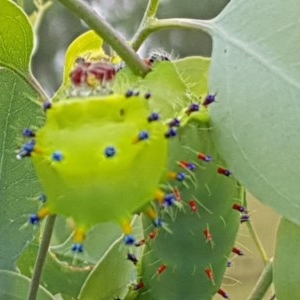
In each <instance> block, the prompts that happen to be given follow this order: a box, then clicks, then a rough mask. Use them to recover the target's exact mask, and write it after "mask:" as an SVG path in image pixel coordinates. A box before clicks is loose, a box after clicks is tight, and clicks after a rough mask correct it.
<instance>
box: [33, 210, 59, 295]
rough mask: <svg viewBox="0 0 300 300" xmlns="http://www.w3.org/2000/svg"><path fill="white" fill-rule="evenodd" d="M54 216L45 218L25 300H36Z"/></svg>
mask: <svg viewBox="0 0 300 300" xmlns="http://www.w3.org/2000/svg"><path fill="white" fill-rule="evenodd" d="M55 218H56V216H55V215H51V216H48V217H47V220H46V224H45V228H44V233H43V237H42V241H41V243H40V247H39V252H38V255H37V258H36V261H35V266H34V270H33V276H32V279H31V284H30V289H29V292H28V295H27V300H36V299H37V293H38V289H39V285H40V280H41V276H42V272H43V268H44V264H45V260H46V256H47V252H48V248H49V244H50V240H51V235H52V232H53V227H54V223H55Z"/></svg>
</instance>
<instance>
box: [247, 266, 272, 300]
mask: <svg viewBox="0 0 300 300" xmlns="http://www.w3.org/2000/svg"><path fill="white" fill-rule="evenodd" d="M272 280H273V262H272V261H269V262H268V263H267V265H266V266H265V268H264V270H263V272H262V273H261V275H260V277H259V279H258V281H257V282H256V285H255V287H254V288H253V290H252V292H251V294H250V295H249V297H248V299H247V300H261V299H263V297H264V295H265V294H266V292H267V290H268V289H269V287H270V285H271V284H272Z"/></svg>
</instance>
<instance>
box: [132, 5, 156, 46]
mask: <svg viewBox="0 0 300 300" xmlns="http://www.w3.org/2000/svg"><path fill="white" fill-rule="evenodd" d="M158 6H159V0H149V2H148V5H147V8H146V10H145V13H144V16H143V19H142V21H141V23H140V26H139V28H138V30H137V31H136V33H135V35H134V37H133V38H132V41H131V42H132V47H133V49H135V48H136V43H137V41H139V40H140V35H141V34H142V33H143V30H144V28H145V27H147V23H148V22H149V20H150V19H151V18H154V17H155V15H156V12H157V9H158ZM135 50H138V48H137V49H135Z"/></svg>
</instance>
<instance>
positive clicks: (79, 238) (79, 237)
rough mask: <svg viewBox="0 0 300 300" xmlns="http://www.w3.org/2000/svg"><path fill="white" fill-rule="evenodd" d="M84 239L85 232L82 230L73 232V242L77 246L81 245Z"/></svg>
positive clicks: (78, 229)
mask: <svg viewBox="0 0 300 300" xmlns="http://www.w3.org/2000/svg"><path fill="white" fill-rule="evenodd" d="M85 237H86V230H85V229H83V228H77V229H75V232H74V242H75V243H77V244H82V243H83V242H84V240H85Z"/></svg>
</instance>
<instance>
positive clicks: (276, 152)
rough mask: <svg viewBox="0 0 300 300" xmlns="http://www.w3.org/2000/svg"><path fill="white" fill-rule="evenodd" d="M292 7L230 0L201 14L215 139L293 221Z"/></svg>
mask: <svg viewBox="0 0 300 300" xmlns="http://www.w3.org/2000/svg"><path fill="white" fill-rule="evenodd" d="M299 11H300V2H299V1H297V0H288V1H284V2H283V1H281V0H265V1H260V0H253V1H241V0H233V1H231V2H230V3H229V4H228V6H227V7H226V8H225V9H224V11H223V12H222V13H221V14H220V15H219V16H218V17H217V18H215V19H213V20H211V21H208V22H205V23H203V21H201V22H202V25H203V24H204V26H206V29H207V31H209V33H210V34H211V35H212V37H213V54H212V66H211V70H210V92H211V93H217V103H214V104H212V105H211V107H212V108H211V116H212V121H213V122H212V126H213V129H214V131H213V132H214V139H215V142H216V145H217V147H218V148H219V150H220V153H221V155H222V157H223V158H224V159H225V160H226V162H227V164H228V166H229V168H230V169H231V171H233V173H234V175H235V177H237V179H238V180H239V181H240V182H241V183H242V184H243V185H244V186H246V187H247V189H249V190H250V192H252V193H253V194H254V195H255V196H256V197H258V198H259V199H261V200H262V201H263V202H264V203H266V204H268V205H270V206H271V207H273V208H274V209H275V210H276V211H278V212H279V213H281V214H282V215H283V216H284V217H286V218H288V219H290V220H292V221H294V222H296V223H298V224H300V198H299V194H300V185H299V169H300V160H298V159H297V158H298V156H299V149H300V132H299V128H300V118H299V115H300V102H299V98H300V64H299V53H300V30H299V14H298V12H299ZM199 24H200V21H199Z"/></svg>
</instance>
